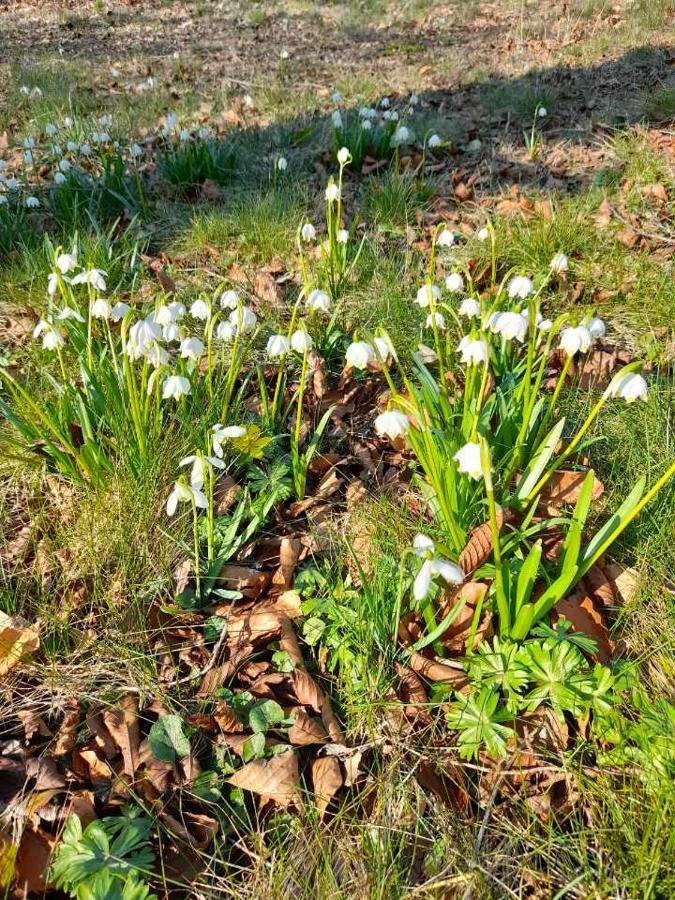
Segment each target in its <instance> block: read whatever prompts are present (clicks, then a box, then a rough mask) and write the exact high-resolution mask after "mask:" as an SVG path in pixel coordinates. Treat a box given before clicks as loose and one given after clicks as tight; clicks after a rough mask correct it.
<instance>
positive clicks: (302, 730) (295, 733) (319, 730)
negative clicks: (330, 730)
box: [288, 709, 328, 747]
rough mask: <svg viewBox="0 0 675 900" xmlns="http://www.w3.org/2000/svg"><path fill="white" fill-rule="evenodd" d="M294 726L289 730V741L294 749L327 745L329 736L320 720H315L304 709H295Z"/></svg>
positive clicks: (293, 714)
mask: <svg viewBox="0 0 675 900" xmlns="http://www.w3.org/2000/svg"><path fill="white" fill-rule="evenodd" d="M292 716H293V724H292V725H291V727H290V728H289V729H288V740H289V741H290V742H291V744H293V746H294V747H307V746H309V745H310V744H325V743H326V742H327V741H328V734H327V733H326V729H325V728H324V727H323V724H322V723H321V721H320V720H319V719H313V718H312V717H311V716H308V715H307V713H306V712H305V711H304V710H302V709H294V710H293V713H292Z"/></svg>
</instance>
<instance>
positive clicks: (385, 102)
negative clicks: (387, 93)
mask: <svg viewBox="0 0 675 900" xmlns="http://www.w3.org/2000/svg"><path fill="white" fill-rule="evenodd" d="M380 106H381V107H382V109H389V107H390V106H391V101H390V100H389V97H383V98H382V99H381V100H380Z"/></svg>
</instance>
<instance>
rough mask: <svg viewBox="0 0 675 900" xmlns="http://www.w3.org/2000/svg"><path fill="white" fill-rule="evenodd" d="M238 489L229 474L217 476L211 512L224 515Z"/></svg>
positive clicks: (232, 502) (235, 497)
mask: <svg viewBox="0 0 675 900" xmlns="http://www.w3.org/2000/svg"><path fill="white" fill-rule="evenodd" d="M240 491H241V485H239V484H237V483H236V482H235V480H234V478H232V477H230V476H229V475H225V476H224V477H223V478H219V479H218V481H216V486H215V489H214V491H213V514H214V515H215V516H224V515H225V514H226V513H227V512H228V510H230V509H231V508H232V506H233V505H234V502H235V500H236V499H237V495H238V494H239V492H240ZM191 562H192V561H190V563H191Z"/></svg>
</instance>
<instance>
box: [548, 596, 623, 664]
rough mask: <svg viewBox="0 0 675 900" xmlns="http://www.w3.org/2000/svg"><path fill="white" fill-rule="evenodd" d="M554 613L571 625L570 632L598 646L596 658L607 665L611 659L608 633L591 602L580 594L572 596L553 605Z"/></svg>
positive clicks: (610, 644) (587, 597)
mask: <svg viewBox="0 0 675 900" xmlns="http://www.w3.org/2000/svg"><path fill="white" fill-rule="evenodd" d="M555 612H556V614H557V615H558V616H563V617H564V618H565V619H567V620H568V621H569V622H571V623H572V631H573V632H579V633H580V634H585V635H587V636H588V637H590V638H593V640H594V641H595V642H596V644H597V645H598V652H597V658H598V659H599V660H600V662H602V663H608V662H609V661H610V659H611V658H612V643H611V641H610V639H609V632H608V631H607V627H606V625H605V623H604V622H603V620H602V616H601V615H600V613H599V612H598V610H597V609H596V606H595V603H594V602H593V600H592V599H591V598H590V597H589V596H587V595H586V594H583V593H581V592H577V593H575V594H572V596H571V597H566V598H565V599H564V600H560V601H559V602H558V603H556V605H555Z"/></svg>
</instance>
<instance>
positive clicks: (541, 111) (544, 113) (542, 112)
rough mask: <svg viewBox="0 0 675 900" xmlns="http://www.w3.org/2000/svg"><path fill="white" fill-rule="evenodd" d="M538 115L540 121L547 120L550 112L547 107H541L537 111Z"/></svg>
mask: <svg viewBox="0 0 675 900" xmlns="http://www.w3.org/2000/svg"><path fill="white" fill-rule="evenodd" d="M537 115H538V116H539V118H540V119H545V118H546V116H547V115H548V110H547V109H546V107H545V106H540V107H539V109H538V110H537Z"/></svg>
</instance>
